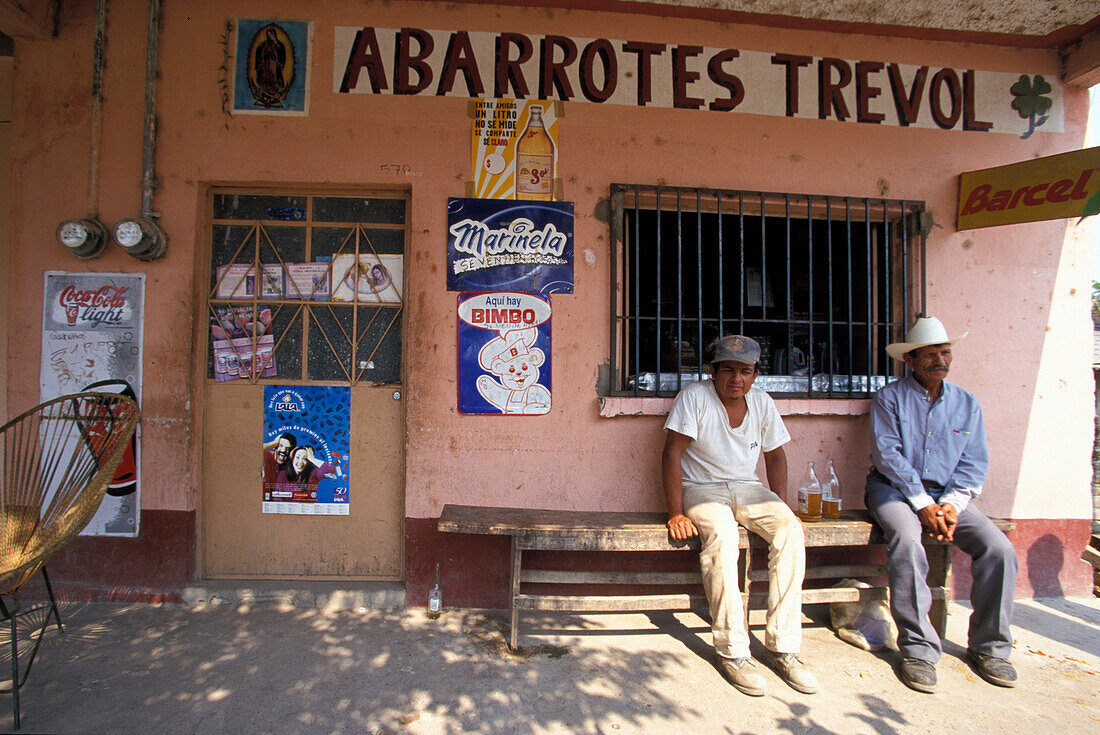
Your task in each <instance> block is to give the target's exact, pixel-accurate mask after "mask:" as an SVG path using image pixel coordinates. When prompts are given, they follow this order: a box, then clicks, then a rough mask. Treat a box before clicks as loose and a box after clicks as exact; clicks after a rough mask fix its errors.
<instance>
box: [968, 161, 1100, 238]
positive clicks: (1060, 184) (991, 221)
mask: <svg viewBox="0 0 1100 735" xmlns="http://www.w3.org/2000/svg"><path fill="white" fill-rule="evenodd" d="M1097 212H1100V146H1097V147H1095V148H1086V149H1084V150H1080V151H1070V152H1069V153H1061V154H1058V155H1056V156H1046V157H1044V158H1035V159H1032V160H1029V161H1021V162H1020V163H1012V164H1009V165H1007V166H997V167H996V168H987V169H982V170H981V171H970V172H968V173H964V174H961V175H960V176H959V210H958V223H957V226H958V229H960V230H971V229H974V228H977V227H992V226H994V225H1009V224H1016V223H1019V222H1039V221H1041V220H1048V219H1059V218H1061V217H1082V216H1085V215H1090V214H1096V213H1097Z"/></svg>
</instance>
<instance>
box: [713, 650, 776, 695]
mask: <svg viewBox="0 0 1100 735" xmlns="http://www.w3.org/2000/svg"><path fill="white" fill-rule="evenodd" d="M718 668H720V669H721V670H722V673H723V674H725V675H726V678H727V679H729V682H730V684H733V687H734V689H736V690H737V691H739V692H741V693H742V694H747V695H749V696H750V697H763V696H764V693H765V692H766V691H767V690H768V684H767V682H765V681H764V675H763V674H761V673H760V672H759V671H758V670H757V668H756V662H755V661H753V660H752V659H751V658H747V657H746V658H725V657H724V656H719V657H718Z"/></svg>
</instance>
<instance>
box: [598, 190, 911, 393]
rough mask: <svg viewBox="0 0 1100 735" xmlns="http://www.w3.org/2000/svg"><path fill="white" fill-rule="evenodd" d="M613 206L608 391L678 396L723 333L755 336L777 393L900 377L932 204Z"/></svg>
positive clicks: (659, 196)
mask: <svg viewBox="0 0 1100 735" xmlns="http://www.w3.org/2000/svg"><path fill="white" fill-rule="evenodd" d="M611 205H612V220H611V229H612V258H613V263H612V279H613V283H612V292H611V293H612V304H611V364H612V368H613V370H612V383H611V386H610V393H611V394H612V395H634V396H654V395H665V396H667V395H675V394H676V392H678V391H679V390H680V389H681V388H682V387H683V385H684V384H686V383H688V382H691V381H693V380H698V379H700V378H702V377H705V376H706V375H707V373H708V372H709V365H708V364H707V362H706V359H707V357H708V356H707V355H705V354H704V352H705V348H706V346H707V344H708V343H709V342H710V341H711V340H713V339H714V338H716V337H718V336H722V335H726V334H745V335H748V336H750V337H753V338H754V339H756V340H757V341H759V342H760V344H761V347H762V358H761V373H762V374H761V376H760V377H759V378H758V379H757V385H759V386H760V387H762V388H764V389H765V390H767V391H769V392H770V393H773V394H781V395H789V396H791V397H797V396H803V397H815V398H822V397H837V398H851V397H864V396H867V395H870V394H871V393H873V392H874V391H875V390H877V389H878V388H880V387H882V386H883V385H885V384H886V382H887V381H888V380H890V379H892V378H893V376H895V375H896V374H897V371H896V367H895V366H894V365H892V364H891V362H890V360H889V358H888V357H887V356H886V354H885V352H884V349H883V348H884V347H885V346H886V344H887V343H888V342H890V341H893V340H895V339H897V338H899V337H900V335H901V334H902V333H903V332H904V329H905V326H906V323H907V322H908V321H909V319H910V317H911V313H910V312H911V304H913V302H914V301H916V302H917V303H919V304H920V305H921V309H919V310H923V305H924V303H925V286H924V282H925V278H924V260H925V258H924V250H925V232H924V231H923V222H924V217H923V214H924V203H923V202H915V201H905V200H893V199H884V198H865V197H840V196H826V195H812V194H791V193H774V192H757V191H737V190H715V189H704V188H691V187H675V186H665V185H660V184H658V185H639V184H613V185H612V187H611Z"/></svg>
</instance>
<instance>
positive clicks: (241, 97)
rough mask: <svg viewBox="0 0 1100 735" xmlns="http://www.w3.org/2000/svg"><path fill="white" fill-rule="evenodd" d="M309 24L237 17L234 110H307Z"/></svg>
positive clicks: (277, 111) (297, 111) (294, 111)
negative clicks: (239, 18) (306, 78)
mask: <svg viewBox="0 0 1100 735" xmlns="http://www.w3.org/2000/svg"><path fill="white" fill-rule="evenodd" d="M308 44H309V24H308V23H306V22H301V21H278V22H275V21H261V20H244V19H241V20H238V21H237V59H236V70H235V74H234V79H235V89H234V95H233V108H234V112H270V113H286V112H291V113H298V114H301V113H303V112H304V111H305V99H306V80H305V75H306V73H307V72H306V70H308V68H309V67H308V58H307V57H308Z"/></svg>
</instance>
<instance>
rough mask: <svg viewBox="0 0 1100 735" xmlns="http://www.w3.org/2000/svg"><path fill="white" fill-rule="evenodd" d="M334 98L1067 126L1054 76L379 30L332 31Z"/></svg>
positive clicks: (960, 126) (1020, 127)
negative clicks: (509, 100)
mask: <svg viewBox="0 0 1100 735" xmlns="http://www.w3.org/2000/svg"><path fill="white" fill-rule="evenodd" d="M743 40H751V39H749V38H747V37H746V38H745V39H743ZM333 92H335V93H337V94H382V95H390V94H393V95H419V96H435V97H473V98H512V99H517V100H560V101H562V102H580V103H591V104H613V105H630V106H635V107H674V108H681V109H690V110H707V111H712V112H716V113H723V112H738V113H749V114H755V115H772V116H779V117H794V118H809V119H819V120H833V121H839V122H851V123H861V124H866V125H887V126H899V127H910V126H912V127H919V128H938V129H941V130H957V131H971V132H974V133H1009V134H1014V135H1019V136H1021V137H1027V136H1029V135H1031V134H1032V133H1034V132H1035V131H1036V130H1040V131H1042V132H1049V133H1059V132H1062V119H1063V113H1062V88H1061V86H1060V85H1059V84H1058V82H1057V70H1056V69H1055V70H1046V71H1040V72H1035V71H1031V70H1020V71H1016V72H1011V73H1009V72H991V71H983V70H980V69H966V68H954V67H947V66H936V65H913V64H901V63H897V62H892V61H890V60H889V59H841V58H835V57H829V56H820V57H819V56H812V55H808V54H801V53H792V52H791V51H790V50H782V49H780V50H775V51H750V50H746V49H742V48H716V47H707V46H701V45H694V44H689V43H675V42H672V43H667V42H655V41H652V40H647V41H640V40H625V41H624V40H615V39H608V38H575V37H570V36H556V35H532V34H525V33H491V32H484V31H464V30H456V31H439V30H426V29H422V28H400V29H395V28H374V27H370V26H367V27H362V28H356V27H346V26H343V27H337V28H336V29H335V39H334V48H333Z"/></svg>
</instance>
